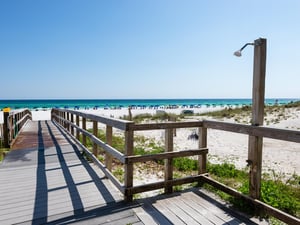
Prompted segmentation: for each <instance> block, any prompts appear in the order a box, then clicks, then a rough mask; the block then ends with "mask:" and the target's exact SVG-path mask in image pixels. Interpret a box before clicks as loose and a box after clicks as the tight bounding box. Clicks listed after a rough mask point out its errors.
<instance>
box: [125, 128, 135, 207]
mask: <svg viewBox="0 0 300 225" xmlns="http://www.w3.org/2000/svg"><path fill="white" fill-rule="evenodd" d="M125 155H126V156H131V155H133V131H131V130H128V131H125ZM124 185H125V189H126V190H127V188H132V186H133V164H132V163H127V164H125V177H124ZM124 197H125V199H124V200H125V201H127V202H131V201H132V200H133V196H132V193H130V192H128V191H125V196H124Z"/></svg>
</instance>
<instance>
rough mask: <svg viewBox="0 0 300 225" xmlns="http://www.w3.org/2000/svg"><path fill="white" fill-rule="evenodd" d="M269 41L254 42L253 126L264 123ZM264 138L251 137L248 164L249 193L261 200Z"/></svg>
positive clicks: (259, 40)
mask: <svg viewBox="0 0 300 225" xmlns="http://www.w3.org/2000/svg"><path fill="white" fill-rule="evenodd" d="M266 46H267V40H266V39H263V38H259V39H257V40H255V42H254V64H253V90H252V122H251V124H252V126H261V125H263V122H264V102H265V74H266V49H267V47H266ZM262 147H263V138H262V137H258V136H249V149H248V162H249V165H250V178H249V188H250V190H249V193H250V196H251V197H252V198H255V199H260V190H261V170H262Z"/></svg>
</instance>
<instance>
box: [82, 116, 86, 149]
mask: <svg viewBox="0 0 300 225" xmlns="http://www.w3.org/2000/svg"><path fill="white" fill-rule="evenodd" d="M82 129H83V130H86V118H85V117H82ZM82 144H83V145H84V146H86V135H85V134H84V133H82Z"/></svg>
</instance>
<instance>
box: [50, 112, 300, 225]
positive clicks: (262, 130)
mask: <svg viewBox="0 0 300 225" xmlns="http://www.w3.org/2000/svg"><path fill="white" fill-rule="evenodd" d="M75 117H76V121H75V120H74V118H75ZM52 119H53V120H55V121H56V122H57V123H58V124H60V125H61V126H62V127H63V128H64V129H65V130H67V131H68V132H69V133H70V134H72V135H73V136H74V137H76V139H77V140H79V136H80V135H79V134H80V133H81V134H82V147H83V148H84V149H85V151H86V152H87V154H89V155H90V156H91V157H92V159H93V160H94V162H95V163H96V164H97V165H98V166H99V167H100V168H101V169H102V170H103V172H104V173H105V174H106V176H107V177H108V178H109V179H110V180H111V181H112V182H113V183H114V184H115V185H116V187H117V188H118V189H119V190H120V191H121V192H122V193H123V194H124V198H125V200H127V201H131V200H132V197H133V194H136V193H141V192H146V191H150V190H155V189H161V188H164V190H165V193H170V192H172V187H173V186H175V185H181V184H185V183H190V182H195V181H198V182H201V183H203V182H205V183H208V184H210V185H212V186H214V187H216V188H218V189H220V190H222V191H224V192H226V193H228V194H230V195H233V196H235V197H238V198H241V199H243V200H245V201H247V202H249V203H252V204H253V205H254V206H255V207H257V208H258V209H260V210H264V211H265V212H266V213H268V214H269V215H272V216H274V217H276V218H278V219H280V220H282V221H284V222H286V223H288V224H297V223H299V222H300V220H299V219H298V218H296V217H293V216H291V215H289V214H286V213H284V212H282V211H280V210H278V209H276V208H274V207H271V206H269V205H267V204H265V203H263V202H261V201H260V200H259V199H256V198H253V196H252V194H251V191H254V192H256V193H257V192H260V186H259V190H256V189H255V188H256V187H257V185H253V187H252V188H253V189H254V190H251V187H250V190H249V193H250V196H247V195H243V194H241V193H239V192H238V191H236V190H234V189H232V188H230V187H228V186H226V185H224V184H221V183H219V182H217V181H215V180H213V179H211V178H210V177H209V176H208V175H207V173H206V160H207V153H208V149H207V129H208V128H209V129H217V130H223V131H230V132H236V133H241V134H246V135H248V136H249V141H250V140H251V138H253V137H259V138H263V137H267V138H273V139H277V140H284V141H291V142H296V143H300V132H299V131H294V130H284V129H275V128H267V127H263V126H251V125H242V124H234V123H225V122H217V121H208V120H204V121H195V122H165V123H153V124H135V123H134V122H131V121H124V120H118V119H113V118H106V117H101V116H96V115H92V114H86V113H82V112H79V111H72V110H64V109H53V110H52ZM80 121H81V126H80ZM87 121H90V122H92V123H93V133H89V132H88V131H87V129H86V122H87ZM99 123H102V124H104V125H105V126H106V142H103V141H101V140H99V139H98V137H97V132H98V124H99ZM112 128H117V129H119V130H122V131H123V132H124V133H125V134H124V136H125V146H124V149H125V151H124V154H122V153H120V152H119V151H118V150H116V149H114V148H113V147H112V146H111V144H112V131H113V129H112ZM176 128H197V129H198V136H199V139H198V140H199V142H198V149H196V150H181V151H176V152H173V131H174V129H176ZM156 129H163V130H165V152H164V153H159V154H151V155H143V156H140V155H138V156H137V155H134V154H133V147H134V132H135V131H142V130H156ZM75 130H76V134H75ZM86 137H88V138H90V140H91V141H92V142H93V154H92V153H90V151H89V150H87V149H86ZM97 146H100V147H101V148H102V149H103V150H104V151H105V153H106V157H105V165H104V164H102V163H101V162H99V160H98V159H97V154H98V150H97ZM249 151H250V148H249ZM251 151H253V149H252V150H251ZM299 151H300V149H299ZM261 154H262V152H261V151H254V152H253V153H252V156H253V155H254V156H253V157H252V158H249V159H248V160H247V162H248V164H249V169H250V173H249V181H250V184H251V182H252V181H257V180H258V181H259V182H260V179H261V164H260V163H259V162H258V161H257V159H260V158H261V157H262V155H261ZM195 155H197V156H198V168H199V169H198V175H193V176H188V177H184V178H180V179H174V178H173V166H172V159H173V158H176V157H186V156H195ZM248 155H249V157H250V156H251V154H248ZM112 158H115V159H117V160H118V161H119V162H121V163H122V164H123V165H124V172H125V173H124V184H122V183H120V182H119V180H118V179H117V178H116V177H114V176H113V174H112V173H111V171H112V170H111V169H112ZM160 159H164V160H165V164H164V181H160V182H155V183H150V184H145V185H139V186H133V172H134V171H133V164H134V163H137V162H146V161H150V160H154V161H156V160H160ZM254 171H255V172H254ZM250 186H251V185H250Z"/></svg>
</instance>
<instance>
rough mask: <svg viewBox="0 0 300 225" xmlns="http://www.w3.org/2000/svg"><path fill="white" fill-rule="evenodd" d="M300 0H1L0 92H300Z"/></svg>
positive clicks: (32, 95) (80, 95) (4, 95)
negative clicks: (257, 60)
mask: <svg viewBox="0 0 300 225" xmlns="http://www.w3.org/2000/svg"><path fill="white" fill-rule="evenodd" d="M299 12H300V1H298V0H285V1H280V0H279V1H271V0H265V1H261V0H252V1H244V0H226V1H225V0H224V1H220V0H185V1H183V0H180V1H179V0H123V1H121V0H119V1H118V0H88V1H87V0H0V99H132V98H134V99H136V98H138V99H147V98H251V97H252V76H253V55H254V54H253V53H254V50H253V49H254V48H253V46H247V47H246V48H245V49H244V50H243V52H242V57H235V56H234V55H233V52H234V51H236V50H238V49H239V48H241V47H242V46H243V45H244V44H245V43H248V42H253V41H254V40H256V39H258V38H266V39H267V67H266V84H265V85H266V88H265V96H266V98H300V88H299V84H300V61H299V59H300V41H299V40H300V26H299V21H300V13H299Z"/></svg>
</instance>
